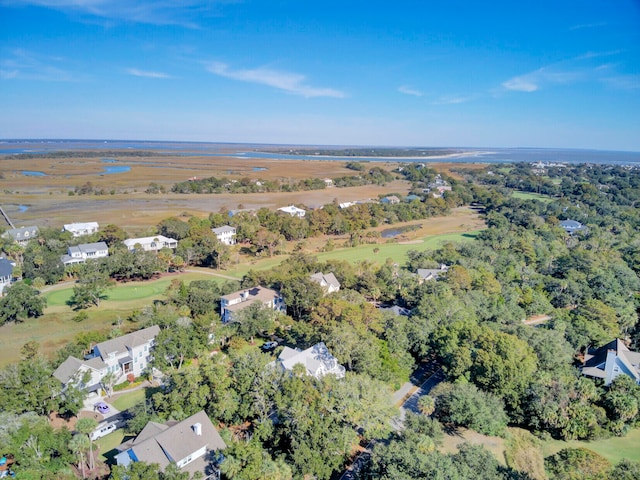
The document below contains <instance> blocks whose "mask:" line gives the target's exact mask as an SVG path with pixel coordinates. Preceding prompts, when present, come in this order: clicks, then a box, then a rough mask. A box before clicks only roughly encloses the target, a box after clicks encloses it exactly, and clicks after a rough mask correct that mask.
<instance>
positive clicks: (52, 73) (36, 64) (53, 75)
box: [0, 48, 80, 82]
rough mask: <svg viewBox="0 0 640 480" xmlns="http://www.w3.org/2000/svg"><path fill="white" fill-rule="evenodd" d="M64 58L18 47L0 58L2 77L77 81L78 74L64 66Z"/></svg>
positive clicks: (47, 80)
mask: <svg viewBox="0 0 640 480" xmlns="http://www.w3.org/2000/svg"><path fill="white" fill-rule="evenodd" d="M63 64H64V59H61V58H60V57H51V56H45V55H40V54H37V53H34V52H31V51H28V50H24V49H22V48H16V49H14V50H12V51H11V52H10V54H9V55H7V56H6V58H4V59H2V60H0V79H3V80H36V81H42V82H75V81H78V80H80V78H79V77H78V76H76V75H75V74H73V73H71V72H69V71H68V70H66V69H65V68H63V66H64V65H63Z"/></svg>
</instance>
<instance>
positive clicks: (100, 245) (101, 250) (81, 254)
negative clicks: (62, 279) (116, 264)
mask: <svg viewBox="0 0 640 480" xmlns="http://www.w3.org/2000/svg"><path fill="white" fill-rule="evenodd" d="M108 256H109V247H107V244H106V243H104V242H96V243H81V244H80V245H76V246H73V247H69V249H68V250H67V254H66V255H62V257H60V260H61V261H62V263H64V264H65V265H71V264H73V263H84V262H86V261H87V260H90V259H93V258H104V257H108Z"/></svg>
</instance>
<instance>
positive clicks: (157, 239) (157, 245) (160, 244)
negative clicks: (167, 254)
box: [122, 235, 178, 252]
mask: <svg viewBox="0 0 640 480" xmlns="http://www.w3.org/2000/svg"><path fill="white" fill-rule="evenodd" d="M122 243H124V244H125V245H126V246H127V249H129V251H133V250H135V249H136V245H140V248H141V249H142V250H144V251H145V252H157V251H158V250H162V249H163V248H171V249H174V248H176V247H177V246H178V241H177V240H176V239H174V238H169V237H165V236H164V235H155V236H153V237H141V238H127V239H126V240H124V241H123V242H122Z"/></svg>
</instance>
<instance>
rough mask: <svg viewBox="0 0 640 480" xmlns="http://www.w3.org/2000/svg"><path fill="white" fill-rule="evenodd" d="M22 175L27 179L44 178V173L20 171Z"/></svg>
mask: <svg viewBox="0 0 640 480" xmlns="http://www.w3.org/2000/svg"><path fill="white" fill-rule="evenodd" d="M22 174H23V175H25V176H27V177H46V176H47V174H46V173H44V172H36V171H35V170H22Z"/></svg>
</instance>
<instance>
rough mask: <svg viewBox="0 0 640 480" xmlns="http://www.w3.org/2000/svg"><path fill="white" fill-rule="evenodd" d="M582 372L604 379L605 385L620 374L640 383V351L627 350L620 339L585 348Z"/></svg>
mask: <svg viewBox="0 0 640 480" xmlns="http://www.w3.org/2000/svg"><path fill="white" fill-rule="evenodd" d="M582 374H583V375H586V376H588V377H593V378H600V379H602V380H604V384H605V386H608V385H610V384H611V382H613V380H615V378H616V377H618V376H620V375H627V376H628V377H631V378H632V379H633V380H634V381H635V382H636V383H637V384H638V385H640V352H634V351H631V350H629V348H628V347H627V346H626V345H625V344H624V343H622V340H620V339H615V340H612V341H611V342H609V343H607V344H606V345H604V346H602V347H600V348H594V349H591V348H590V349H587V353H586V354H585V356H584V363H583V365H582Z"/></svg>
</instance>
